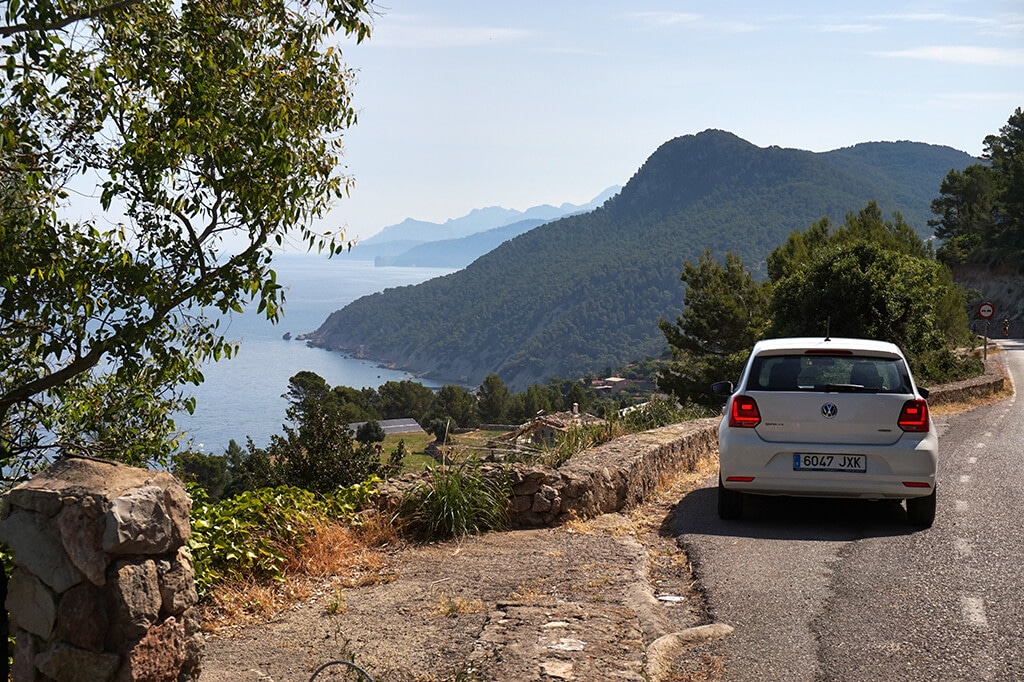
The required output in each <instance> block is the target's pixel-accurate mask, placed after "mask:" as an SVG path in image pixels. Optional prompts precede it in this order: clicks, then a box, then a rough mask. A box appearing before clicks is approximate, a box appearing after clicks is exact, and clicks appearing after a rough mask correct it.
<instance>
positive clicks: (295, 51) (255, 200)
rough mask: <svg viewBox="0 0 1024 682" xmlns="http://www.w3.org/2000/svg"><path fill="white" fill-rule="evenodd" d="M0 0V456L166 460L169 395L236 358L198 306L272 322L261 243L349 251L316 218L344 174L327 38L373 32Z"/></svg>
mask: <svg viewBox="0 0 1024 682" xmlns="http://www.w3.org/2000/svg"><path fill="white" fill-rule="evenodd" d="M4 5H5V7H4V9H5V12H4V17H3V25H2V26H0V53H2V55H3V59H4V62H5V63H4V68H3V69H2V70H0V124H2V129H0V187H2V189H0V459H2V460H3V462H4V464H5V465H8V466H9V465H10V464H12V463H16V462H21V463H26V462H27V461H28V460H31V458H32V456H33V455H41V454H44V453H46V452H47V451H48V450H51V449H52V448H54V447H59V448H63V449H66V450H78V451H86V452H89V453H92V454H101V455H104V456H119V457H121V458H125V459H128V460H131V461H145V460H147V459H149V458H151V457H155V456H160V455H166V454H167V453H168V452H170V450H172V449H173V447H174V443H173V441H172V440H171V439H170V438H169V435H170V434H172V433H173V426H172V424H171V422H170V419H169V415H170V414H171V412H172V410H173V409H175V408H177V407H181V406H184V407H188V406H189V405H188V401H185V400H183V399H182V398H181V396H180V394H179V393H178V392H177V388H178V387H179V386H181V385H182V384H183V383H186V382H193V383H196V382H199V381H201V380H202V375H201V373H200V371H199V364H200V362H201V361H203V360H206V359H209V358H214V359H217V358H221V357H225V356H229V355H230V354H231V353H232V352H233V348H232V346H231V345H230V344H228V343H227V342H226V341H225V340H224V338H223V337H222V336H221V334H220V333H219V332H218V329H217V323H216V322H215V321H213V320H212V319H211V318H210V317H209V316H208V315H207V311H215V312H226V311H231V310H240V309H241V307H242V305H243V304H245V303H247V302H249V301H252V300H255V301H258V304H259V310H260V311H261V312H263V313H264V314H265V315H266V316H267V317H268V318H270V319H271V320H274V319H276V317H277V314H278V306H279V305H280V304H281V302H282V301H283V296H282V294H281V292H280V287H279V286H278V285H277V283H276V281H275V277H274V272H273V270H272V269H271V259H272V251H271V247H273V246H274V245H278V244H283V243H285V242H286V241H297V242H299V243H302V244H305V245H308V246H309V247H316V248H320V249H324V250H328V251H330V252H331V253H335V252H338V251H340V250H341V249H343V248H344V246H345V243H344V237H343V235H342V234H340V233H329V232H325V233H319V232H315V231H314V230H312V229H311V227H310V225H311V221H312V220H313V219H315V218H317V217H320V216H322V215H323V214H324V213H325V211H326V210H327V209H328V207H329V206H330V205H331V204H332V203H333V202H334V201H335V200H337V199H338V198H341V197H343V196H344V195H345V194H346V193H347V191H348V189H349V186H350V184H351V178H349V177H348V176H346V175H345V174H344V173H343V172H342V171H341V169H342V168H343V167H342V165H341V155H342V137H341V135H342V133H343V131H344V130H345V129H347V128H348V127H349V126H351V125H352V124H353V123H355V120H356V112H355V109H354V107H353V105H352V101H351V96H350V94H351V93H350V87H351V82H352V77H353V76H352V72H351V71H350V70H349V69H348V68H347V67H346V66H345V64H344V63H343V62H342V61H341V55H340V52H339V50H338V49H337V48H334V47H329V46H328V44H329V42H328V38H329V37H330V35H331V34H332V33H334V32H336V31H341V32H343V33H345V34H348V35H351V36H353V37H354V38H355V39H357V40H361V39H363V38H365V37H366V36H367V35H369V31H370V19H371V15H370V4H369V2H368V0H326V1H325V2H322V3H319V4H316V3H305V2H302V1H301V0H296V1H295V2H292V1H290V0H185V1H183V2H182V1H178V0H127V1H125V0H120V1H113V0H108V1H106V2H104V1H101V0H58V1H53V0H22V1H20V2H8V3H4ZM76 213H78V214H80V217H75V216H76ZM90 213H98V214H100V215H101V217H92V216H90V215H89V214H90ZM126 426H127V427H128V428H125V427H126ZM8 470H10V469H8Z"/></svg>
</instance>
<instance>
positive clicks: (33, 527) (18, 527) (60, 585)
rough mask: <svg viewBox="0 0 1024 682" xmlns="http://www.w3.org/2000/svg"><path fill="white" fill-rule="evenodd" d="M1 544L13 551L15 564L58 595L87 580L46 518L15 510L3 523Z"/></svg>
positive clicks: (1, 526) (0, 528) (0, 524)
mask: <svg viewBox="0 0 1024 682" xmlns="http://www.w3.org/2000/svg"><path fill="white" fill-rule="evenodd" d="M12 492H13V491H12ZM0 542H4V543H6V544H7V546H8V547H10V548H11V552H12V553H13V555H14V563H15V564H17V565H18V566H21V567H22V568H24V569H25V570H26V571H27V572H29V573H31V574H32V575H34V576H36V577H37V578H39V579H40V580H42V581H43V582H44V583H46V584H47V585H49V586H50V587H51V588H52V589H53V591H54V592H57V593H58V594H59V593H61V592H63V591H64V590H66V589H68V588H69V587H71V586H72V585H77V584H78V583H80V582H82V580H83V576H82V574H81V572H79V570H78V569H77V568H75V567H74V565H73V564H72V563H71V560H70V559H69V558H68V555H67V554H66V553H65V552H64V548H63V545H62V543H61V540H60V535H59V534H58V533H57V529H56V528H54V527H53V525H51V524H50V523H49V519H48V518H47V517H46V516H44V515H42V514H39V513H36V512H32V511H25V510H23V509H14V510H13V511H12V512H11V514H10V515H9V516H8V517H7V518H5V519H4V520H3V521H0Z"/></svg>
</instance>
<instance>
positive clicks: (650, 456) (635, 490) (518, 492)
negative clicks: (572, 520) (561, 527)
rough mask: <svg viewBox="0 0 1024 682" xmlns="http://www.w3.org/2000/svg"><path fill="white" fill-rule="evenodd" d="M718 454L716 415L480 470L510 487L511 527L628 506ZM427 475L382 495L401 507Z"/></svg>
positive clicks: (384, 501) (388, 487) (391, 484)
mask: <svg viewBox="0 0 1024 682" xmlns="http://www.w3.org/2000/svg"><path fill="white" fill-rule="evenodd" d="M717 454H718V418H717V417H715V418H711V419H700V420H696V421H690V422H685V423H682V424H673V425H671V426H665V427H662V428H660V429H654V430H651V431H645V432H643V433H637V434H632V435H628V436H623V437H621V438H616V439H615V440H613V441H611V442H609V443H605V444H604V445H600V446H598V447H596V448H591V449H589V450H586V451H585V452H582V453H580V454H578V455H576V456H575V457H573V458H572V459H570V460H569V461H568V462H567V463H566V464H565V465H563V466H561V467H559V468H557V469H556V468H553V467H548V466H540V465H530V464H522V463H509V464H495V463H487V464H484V465H482V471H483V473H484V475H485V476H487V477H489V478H492V479H494V480H499V481H501V482H502V484H507V485H508V486H509V487H510V488H511V490H512V497H511V500H510V501H509V521H510V524H511V525H512V527H514V528H531V527H540V526H549V525H552V524H555V523H558V522H560V521H562V520H564V519H566V518H569V517H578V518H590V517H593V516H598V515H600V514H607V513H609V512H615V511H620V510H622V509H625V508H629V507H631V506H634V505H636V504H639V503H640V502H642V501H643V500H644V499H646V497H647V496H648V495H649V494H650V493H651V492H652V491H653V490H654V489H655V488H656V487H657V486H658V484H659V483H661V482H662V481H663V480H665V479H667V478H668V477H670V476H672V475H673V474H676V473H679V472H684V471H691V470H693V469H694V468H695V467H696V466H697V464H698V463H699V462H701V461H702V460H704V459H707V458H711V457H715V456H717ZM425 476H426V474H410V475H405V476H401V477H399V478H396V479H391V480H389V481H387V482H386V483H385V484H383V486H382V488H381V495H380V497H379V503H380V504H381V506H383V507H384V508H385V509H395V508H396V507H397V505H398V502H399V500H400V499H401V497H402V495H403V494H404V493H405V492H406V491H407V490H409V489H410V488H412V487H413V486H415V485H417V484H418V483H419V482H421V481H423V480H424V477H425Z"/></svg>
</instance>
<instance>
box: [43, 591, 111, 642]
mask: <svg viewBox="0 0 1024 682" xmlns="http://www.w3.org/2000/svg"><path fill="white" fill-rule="evenodd" d="M109 627H110V618H109V616H108V615H107V605H106V603H104V599H103V591H102V590H101V589H100V588H99V587H97V586H96V585H93V584H91V583H87V582H83V583H81V584H79V585H75V586H74V587H72V588H71V589H70V590H68V591H67V592H65V593H64V596H63V597H61V600H60V606H58V608H57V630H56V632H55V633H54V636H55V638H56V639H58V640H60V641H63V642H67V643H69V644H71V645H73V646H76V647H78V648H80V649H86V650H88V651H95V652H97V653H98V652H102V651H103V644H104V640H105V639H106V635H107V630H108V629H109Z"/></svg>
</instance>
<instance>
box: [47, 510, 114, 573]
mask: <svg viewBox="0 0 1024 682" xmlns="http://www.w3.org/2000/svg"><path fill="white" fill-rule="evenodd" d="M103 526H104V517H103V516H101V515H98V514H96V513H95V511H94V510H93V509H92V508H91V506H89V505H88V504H79V503H77V502H72V503H71V504H67V505H65V507H64V508H63V509H62V510H61V511H60V513H58V514H57V529H58V531H59V532H60V538H61V543H62V545H63V546H64V551H65V552H66V553H67V555H68V558H69V559H70V560H71V563H72V564H74V566H75V568H77V569H78V570H79V571H81V572H82V574H83V575H84V576H85V578H86V579H87V580H88V581H89V582H91V583H92V584H93V585H101V586H102V585H103V584H104V583H105V582H106V580H107V576H106V572H107V564H108V563H109V562H110V560H109V558H108V557H107V555H106V554H105V553H104V552H103V548H102V546H101V545H102V541H103Z"/></svg>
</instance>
